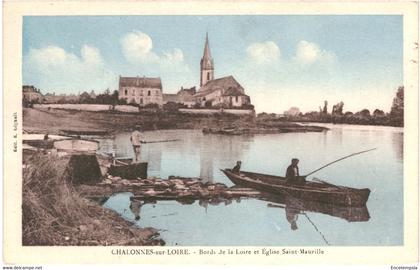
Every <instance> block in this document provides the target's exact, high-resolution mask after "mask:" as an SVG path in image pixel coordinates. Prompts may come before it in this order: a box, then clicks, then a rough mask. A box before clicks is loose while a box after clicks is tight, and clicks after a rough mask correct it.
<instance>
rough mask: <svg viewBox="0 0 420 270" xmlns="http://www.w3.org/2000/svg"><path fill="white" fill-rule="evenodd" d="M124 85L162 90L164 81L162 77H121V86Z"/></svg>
mask: <svg viewBox="0 0 420 270" xmlns="http://www.w3.org/2000/svg"><path fill="white" fill-rule="evenodd" d="M124 86H134V87H142V88H158V89H161V90H162V81H161V79H160V78H147V77H120V87H124Z"/></svg>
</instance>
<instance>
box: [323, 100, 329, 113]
mask: <svg viewBox="0 0 420 270" xmlns="http://www.w3.org/2000/svg"><path fill="white" fill-rule="evenodd" d="M322 113H324V114H327V113H328V101H326V100H325V101H324V109H322Z"/></svg>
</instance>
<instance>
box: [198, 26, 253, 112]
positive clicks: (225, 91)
mask: <svg viewBox="0 0 420 270" xmlns="http://www.w3.org/2000/svg"><path fill="white" fill-rule="evenodd" d="M193 99H194V101H195V103H196V105H199V106H201V107H216V108H247V109H249V108H251V107H252V105H251V99H250V97H249V96H247V95H246V94H245V90H244V88H243V87H242V86H241V85H240V84H239V83H238V82H237V81H236V80H235V78H234V77H233V76H226V77H222V78H218V79H214V61H213V58H212V57H211V53H210V45H209V38H208V34H206V41H205V44H204V53H203V57H202V58H201V62H200V88H199V90H198V92H197V93H196V94H195V95H194V96H193Z"/></svg>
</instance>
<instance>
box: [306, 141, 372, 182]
mask: <svg viewBox="0 0 420 270" xmlns="http://www.w3.org/2000/svg"><path fill="white" fill-rule="evenodd" d="M376 149H377V148H372V149H368V150H364V151H361V152H357V153H353V154H350V155H347V156H345V157H342V158H339V159H337V160H334V161H333V162H330V163H328V164H326V165H324V166H322V167H321V168H319V169H316V170H314V171H312V172H310V173H308V174H307V175H304V176H303V177H304V178H306V177H308V176H309V175H311V174H313V173H316V172H317V171H320V170H322V169H324V168H325V167H328V166H330V165H331V164H334V163H336V162H339V161H341V160H343V159H346V158H349V157H352V156H356V155H360V154H363V153H366V152H370V151H373V150H376Z"/></svg>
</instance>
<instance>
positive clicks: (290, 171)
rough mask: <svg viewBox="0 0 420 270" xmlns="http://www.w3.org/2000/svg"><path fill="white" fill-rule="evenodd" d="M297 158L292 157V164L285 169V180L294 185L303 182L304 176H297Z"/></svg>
mask: <svg viewBox="0 0 420 270" xmlns="http://www.w3.org/2000/svg"><path fill="white" fill-rule="evenodd" d="M298 164H299V159H297V158H293V159H292V164H290V165H289V167H287V170H286V182H287V183H289V184H294V185H302V184H305V178H304V177H300V176H299V167H298Z"/></svg>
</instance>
